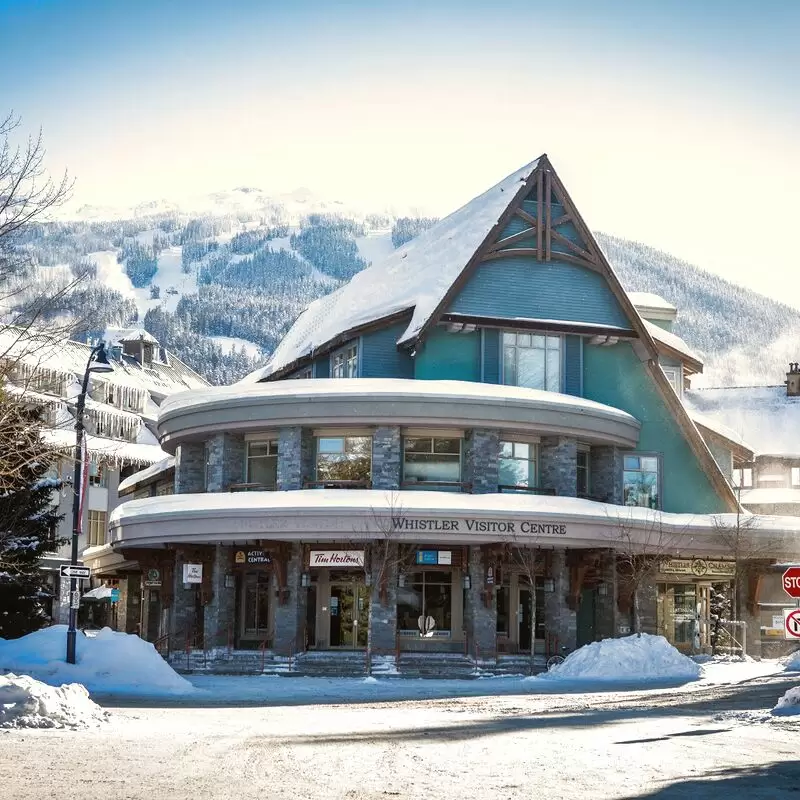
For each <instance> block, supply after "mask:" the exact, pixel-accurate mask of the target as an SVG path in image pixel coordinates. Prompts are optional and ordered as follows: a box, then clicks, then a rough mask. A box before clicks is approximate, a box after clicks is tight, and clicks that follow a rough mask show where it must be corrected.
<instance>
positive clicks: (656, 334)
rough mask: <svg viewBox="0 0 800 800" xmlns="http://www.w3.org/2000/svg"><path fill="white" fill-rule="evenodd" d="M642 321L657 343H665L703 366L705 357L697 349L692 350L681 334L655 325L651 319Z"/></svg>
mask: <svg viewBox="0 0 800 800" xmlns="http://www.w3.org/2000/svg"><path fill="white" fill-rule="evenodd" d="M642 321H643V322H644V325H645V327H646V328H647V332H648V333H649V334H650V335H651V336H652V337H653V338H654V339H655V340H656V344H657V345H658V344H664V345H666V346H667V347H669V348H671V349H672V350H675V351H676V352H677V353H678V354H679V355H681V356H684V357H685V358H687V359H689V360H690V361H696V362H697V363H699V364H700V366H701V367H702V365H703V357H702V356H701V355H700V354H699V353H697V352H696V351H695V350H692V348H691V347H689V345H688V344H686V342H684V341H683V339H681V337H680V336H678V335H677V334H674V333H672V332H670V331H665V330H664V329H663V328H660V327H659V326H658V325H654V324H653V323H652V322H650V321H649V320H646V319H644V320H642Z"/></svg>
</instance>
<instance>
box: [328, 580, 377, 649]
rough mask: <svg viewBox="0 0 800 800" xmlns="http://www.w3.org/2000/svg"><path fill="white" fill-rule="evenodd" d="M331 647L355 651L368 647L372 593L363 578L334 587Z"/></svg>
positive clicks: (338, 581)
mask: <svg viewBox="0 0 800 800" xmlns="http://www.w3.org/2000/svg"><path fill="white" fill-rule="evenodd" d="M330 589H331V594H330V620H331V627H330V639H329V641H330V646H331V647H342V648H351V649H355V648H357V647H366V646H367V636H368V635H369V590H368V589H367V587H366V586H365V585H364V579H363V577H354V578H347V579H344V580H343V579H342V578H340V577H338V576H337V578H336V581H335V582H333V583H331V584H330Z"/></svg>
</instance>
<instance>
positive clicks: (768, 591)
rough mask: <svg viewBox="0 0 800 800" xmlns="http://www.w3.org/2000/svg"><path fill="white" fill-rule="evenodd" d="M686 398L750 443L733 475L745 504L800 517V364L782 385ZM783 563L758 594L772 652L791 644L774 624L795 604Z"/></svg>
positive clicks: (792, 366) (731, 389) (751, 508)
mask: <svg viewBox="0 0 800 800" xmlns="http://www.w3.org/2000/svg"><path fill="white" fill-rule="evenodd" d="M686 399H687V403H689V405H690V406H691V408H692V409H693V411H692V412H691V413H693V414H697V413H698V412H701V413H702V414H703V415H704V417H705V418H707V419H712V420H713V421H714V423H715V424H717V425H724V426H726V427H727V428H728V429H732V430H733V431H736V432H740V433H741V435H743V436H744V437H745V438H746V439H747V441H748V442H749V443H750V446H751V447H752V450H753V454H752V455H751V457H750V458H749V459H744V460H743V461H741V462H739V463H737V464H736V469H734V472H733V475H732V478H731V480H732V484H733V486H734V489H735V491H736V494H737V496H738V497H739V498H740V500H741V504H742V506H743V507H744V508H745V509H747V511H750V512H752V513H753V514H774V515H790V516H795V517H800V366H799V365H798V364H797V363H795V362H793V363H791V364H789V370H788V372H787V373H786V381H785V382H784V383H783V384H777V385H773V386H734V387H729V388H719V389H698V390H695V391H691V392H688V393H687V398H686ZM734 435H735V434H734ZM771 549H772V548H771V547H770V546H769V543H767V545H766V546H765V548H764V551H763V557H764V558H765V559H767V560H768V559H769V558H770V557H771V556H772V555H774V554H773V553H771V552H770V550H771ZM798 550H800V540H798ZM785 566H786V565H778V566H776V567H775V568H774V569H773V570H772V571H770V572H768V573H767V575H766V576H765V579H764V580H763V582H762V585H761V588H760V592H759V607H760V613H761V637H762V642H763V643H764V645H767V644H768V645H769V650H768V651H767V650H766V649H765V652H770V653H771V654H777V653H778V652H780V651H781V650H782V649H783V648H784V647H788V646H790V644H789V643H787V644H785V645H784V643H783V642H782V641H781V640H782V637H783V629H782V627H778V626H777V625H776V622H777V618H778V617H780V616H781V609H782V608H788V607H791V606H793V605H794V601H793V600H792V599H791V598H789V597H787V595H786V594H785V592H784V591H783V588H782V586H781V581H780V576H781V573H782V572H783V570H784V568H785Z"/></svg>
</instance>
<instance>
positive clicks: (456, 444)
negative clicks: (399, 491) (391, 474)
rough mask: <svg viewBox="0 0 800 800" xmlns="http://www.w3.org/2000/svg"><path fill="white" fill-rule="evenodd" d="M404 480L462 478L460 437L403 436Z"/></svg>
mask: <svg viewBox="0 0 800 800" xmlns="http://www.w3.org/2000/svg"><path fill="white" fill-rule="evenodd" d="M403 481H404V482H406V483H426V482H428V483H444V484H450V483H452V484H458V483H460V482H461V439H444V438H439V437H438V436H424V437H417V436H413V437H412V436H406V437H405V439H404V440H403Z"/></svg>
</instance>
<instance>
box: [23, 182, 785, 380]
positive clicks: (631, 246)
mask: <svg viewBox="0 0 800 800" xmlns="http://www.w3.org/2000/svg"><path fill="white" fill-rule="evenodd" d="M288 198H289V199H284V200H282V201H280V202H279V201H275V200H273V199H272V198H269V197H267V196H265V195H263V193H260V192H259V191H258V190H255V189H238V190H235V191H234V192H230V193H218V194H217V195H212V196H210V199H209V208H207V209H203V210H198V211H196V212H194V213H187V212H185V211H182V210H181V209H180V207H177V206H173V205H170V204H160V205H159V204H148V205H147V206H145V207H142V208H140V209H138V210H137V211H136V214H135V215H132V216H131V218H119V219H88V220H82V221H62V222H58V223H51V224H48V225H40V226H37V227H35V228H30V229H29V230H28V231H27V232H26V234H25V237H24V239H23V240H22V243H21V244H22V246H23V247H24V248H26V249H27V250H28V251H29V252H30V254H31V257H32V259H33V261H34V263H35V264H36V265H38V266H37V268H36V270H35V275H36V279H37V280H39V281H45V280H46V281H50V282H52V284H53V286H54V287H57V286H63V285H66V283H68V281H70V280H72V279H73V278H74V276H76V275H78V276H81V280H80V281H79V282H78V284H77V285H76V286H75V287H74V288H72V289H71V290H69V291H67V292H65V293H64V294H63V296H61V297H60V298H59V301H58V303H57V304H55V306H54V307H53V308H52V309H50V310H49V312H48V313H49V315H50V317H61V316H66V315H71V316H74V317H76V318H79V319H83V320H84V321H85V326H86V328H87V329H93V330H97V329H102V328H103V327H106V326H109V325H134V324H139V325H143V326H144V327H145V328H146V329H147V330H149V331H150V332H151V333H152V334H153V335H154V336H156V337H157V338H158V339H159V341H160V342H161V343H162V344H163V345H164V346H166V347H167V348H168V349H170V350H172V351H173V352H174V353H175V354H176V355H177V356H178V357H179V358H181V359H182V360H184V361H185V362H186V363H188V364H189V365H190V366H191V367H193V368H194V369H196V370H197V371H198V372H200V373H201V374H203V375H205V376H206V377H207V378H208V379H209V380H210V381H212V382H213V383H229V382H232V381H235V380H237V379H239V378H241V377H242V376H243V375H244V374H246V373H247V372H248V371H250V370H252V369H254V368H255V367H256V366H258V365H260V364H261V363H263V362H264V361H265V360H266V358H267V357H268V356H269V354H270V353H271V352H272V350H273V349H274V347H275V345H276V343H277V342H278V341H279V339H280V338H281V336H283V334H284V333H285V332H286V330H287V329H288V327H289V326H290V325H291V323H292V322H293V321H294V319H296V317H297V316H298V315H299V314H300V313H301V311H302V310H303V308H304V307H305V306H306V305H307V304H308V303H310V302H311V301H312V300H314V299H315V298H317V297H320V296H321V295H323V294H326V293H328V292H330V291H333V290H334V289H335V288H336V287H338V286H340V285H341V284H342V282H343V281H346V280H348V279H349V278H351V277H352V276H353V275H354V274H355V273H356V272H358V271H359V270H361V269H364V267H365V266H367V264H368V263H370V262H371V261H375V260H378V259H380V258H382V257H384V256H385V255H386V254H387V253H389V252H391V250H392V249H393V248H394V247H398V246H400V245H401V244H404V243H405V242H407V241H409V240H410V239H412V238H413V237H414V236H416V235H418V234H419V233H420V232H421V231H423V230H425V229H426V228H428V227H430V226H431V225H432V224H434V223H435V222H436V220H435V219H434V218H430V217H420V216H408V215H406V216H393V215H391V214H386V213H363V212H355V211H352V210H348V209H346V208H344V207H343V206H338V205H337V204H335V203H333V204H331V203H328V204H325V203H321V202H320V201H313V202H312V201H311V198H312V195H311V194H310V193H308V192H307V190H300V191H299V192H297V193H294V194H293V195H291V196H288ZM597 238H598V240H599V242H600V244H601V246H602V247H603V249H604V251H605V252H606V254H607V256H608V258H609V260H610V262H611V263H612V265H613V266H614V268H615V269H616V270H617V272H618V274H619V277H620V279H621V281H622V283H623V285H624V286H625V288H626V289H628V290H630V291H648V292H654V293H656V294H660V295H662V296H663V297H665V298H666V299H667V300H669V301H670V302H672V303H674V304H675V305H677V306H678V308H679V316H678V323H677V326H676V332H677V333H678V334H679V335H681V336H683V337H684V338H685V339H686V340H687V342H689V343H690V344H691V346H692V347H693V348H695V349H696V350H698V351H700V352H701V353H703V354H704V356H705V359H706V375H705V381H706V383H707V384H708V385H734V384H743V383H745V384H747V383H777V382H779V381H780V380H781V376H782V374H783V371H784V369H785V364H786V363H787V362H788V361H789V360H790V359H797V357H798V353H797V350H796V348H797V343H798V341H800V311H797V310H795V309H792V308H790V307H788V306H784V305H781V304H780V303H776V302H774V301H772V300H769V299H768V298H766V297H763V296H761V295H757V294H754V293H752V292H750V291H749V290H747V289H744V288H742V287H739V286H736V285H734V284H731V283H729V282H727V281H725V280H723V279H721V278H719V277H718V276H716V275H712V274H711V273H708V272H704V271H703V270H700V269H698V268H697V267H695V266H693V265H691V264H688V263H686V262H684V261H680V260H679V259H676V258H674V257H672V256H670V255H668V254H667V253H662V252H659V251H657V250H654V249H652V248H650V247H647V246H646V245H643V244H639V243H637V242H632V241H628V240H625V239H619V238H616V237H613V236H608V235H605V234H598V236H597Z"/></svg>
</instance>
